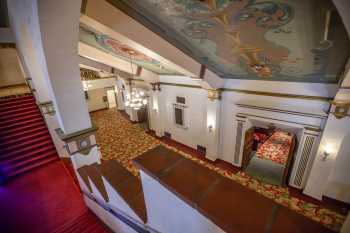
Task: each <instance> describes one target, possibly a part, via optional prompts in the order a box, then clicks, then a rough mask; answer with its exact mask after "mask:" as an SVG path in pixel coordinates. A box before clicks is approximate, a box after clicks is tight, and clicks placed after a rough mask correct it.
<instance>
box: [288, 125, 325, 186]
mask: <svg viewBox="0 0 350 233" xmlns="http://www.w3.org/2000/svg"><path fill="white" fill-rule="evenodd" d="M320 133H321V130H320V129H318V128H311V127H305V128H304V130H303V134H302V136H301V140H300V146H299V150H298V151H297V152H296V154H295V158H294V159H295V162H294V164H295V166H294V167H293V170H292V173H291V176H290V181H289V184H290V185H291V186H293V187H295V188H299V189H302V188H304V186H305V184H306V181H307V178H308V175H309V174H310V169H311V166H312V163H313V161H314V158H315V155H316V151H317V148H318V144H319V143H318V142H319V135H320Z"/></svg>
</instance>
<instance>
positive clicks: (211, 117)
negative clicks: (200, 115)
mask: <svg viewBox="0 0 350 233" xmlns="http://www.w3.org/2000/svg"><path fill="white" fill-rule="evenodd" d="M220 99H221V91H220V90H213V89H209V90H208V99H207V130H206V138H207V143H206V146H207V150H206V158H207V159H210V160H212V161H215V160H216V159H217V158H218V156H219V138H220V112H221V101H220Z"/></svg>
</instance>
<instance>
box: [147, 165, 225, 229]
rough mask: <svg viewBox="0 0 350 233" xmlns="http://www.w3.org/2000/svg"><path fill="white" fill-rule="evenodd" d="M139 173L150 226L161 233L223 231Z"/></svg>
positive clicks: (156, 182) (150, 178)
mask: <svg viewBox="0 0 350 233" xmlns="http://www.w3.org/2000/svg"><path fill="white" fill-rule="evenodd" d="M140 174H141V180H142V188H143V190H144V195H145V202H146V209H147V218H148V225H149V226H150V227H151V228H153V229H155V230H156V231H158V232H162V233H163V232H164V233H165V232H166V233H184V232H186V233H223V232H224V231H223V230H222V229H221V228H220V227H218V226H217V225H216V224H214V223H213V222H212V221H211V220H210V219H208V218H206V217H204V216H203V215H202V214H201V213H199V212H198V211H197V210H196V209H193V208H192V207H191V206H189V205H188V204H187V203H185V202H184V201H183V200H181V199H180V198H178V197H177V196H176V195H175V194H174V193H173V192H170V191H169V190H168V189H167V188H165V187H164V186H163V185H161V184H160V183H159V182H158V181H156V180H155V179H153V178H152V177H150V176H149V175H147V174H146V173H145V172H143V171H141V172H140Z"/></svg>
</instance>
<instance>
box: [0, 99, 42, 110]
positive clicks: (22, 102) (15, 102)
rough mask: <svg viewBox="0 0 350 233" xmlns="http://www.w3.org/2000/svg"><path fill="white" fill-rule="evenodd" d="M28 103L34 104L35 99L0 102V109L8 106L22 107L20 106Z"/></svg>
mask: <svg viewBox="0 0 350 233" xmlns="http://www.w3.org/2000/svg"><path fill="white" fill-rule="evenodd" d="M28 103H34V104H35V99H34V98H27V99H16V98H15V99H13V100H9V101H1V102H0V109H2V108H4V107H9V106H16V105H22V104H28Z"/></svg>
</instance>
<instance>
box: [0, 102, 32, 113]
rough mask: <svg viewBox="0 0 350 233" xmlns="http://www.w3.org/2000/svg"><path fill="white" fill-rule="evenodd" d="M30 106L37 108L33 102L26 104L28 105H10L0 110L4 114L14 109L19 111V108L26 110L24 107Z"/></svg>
mask: <svg viewBox="0 0 350 233" xmlns="http://www.w3.org/2000/svg"><path fill="white" fill-rule="evenodd" d="M32 106H37V105H36V103H35V102H28V103H26V102H25V103H18V104H11V105H10V106H4V107H1V108H0V110H1V112H6V111H10V110H14V109H19V108H26V107H32Z"/></svg>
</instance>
